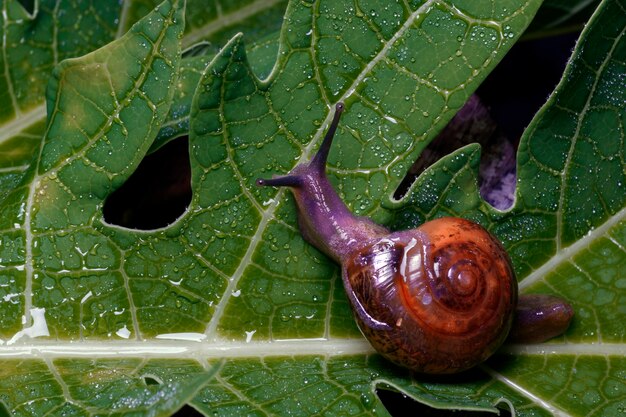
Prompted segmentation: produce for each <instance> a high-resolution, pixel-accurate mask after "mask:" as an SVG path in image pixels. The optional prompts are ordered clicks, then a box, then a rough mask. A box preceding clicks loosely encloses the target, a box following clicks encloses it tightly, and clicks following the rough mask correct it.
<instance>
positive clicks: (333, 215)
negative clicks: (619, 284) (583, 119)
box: [256, 102, 573, 374]
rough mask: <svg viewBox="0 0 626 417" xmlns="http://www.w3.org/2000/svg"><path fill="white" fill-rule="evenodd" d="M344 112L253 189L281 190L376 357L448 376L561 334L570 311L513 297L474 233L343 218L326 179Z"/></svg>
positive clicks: (550, 301) (509, 271)
mask: <svg viewBox="0 0 626 417" xmlns="http://www.w3.org/2000/svg"><path fill="white" fill-rule="evenodd" d="M343 110H344V104H343V103H341V102H340V103H338V104H337V105H336V107H335V114H334V117H333V120H332V122H331V124H330V126H329V128H328V131H327V133H326V136H325V138H324V140H323V142H322V144H321V146H320V148H319V150H318V152H317V154H315V156H314V157H313V158H312V159H311V161H310V162H306V163H301V164H299V165H297V166H296V167H295V168H294V169H293V170H292V171H291V172H290V173H289V174H287V175H284V176H278V177H274V178H272V179H257V181H256V183H257V185H259V186H273V187H282V186H286V187H290V189H291V191H292V193H293V195H294V198H295V201H296V204H297V208H298V221H299V227H300V231H301V233H302V235H303V237H304V239H305V240H307V241H308V242H309V243H311V244H313V245H314V246H315V247H317V248H318V249H319V250H321V251H322V252H324V253H325V254H326V255H328V256H329V257H331V258H332V259H334V260H335V261H336V262H338V263H339V264H340V265H341V273H342V280H343V284H344V287H345V291H346V294H347V296H348V298H349V301H350V304H351V306H352V310H353V313H354V317H355V319H356V322H357V325H358V327H359V328H360V330H361V332H362V333H363V335H364V336H365V337H366V339H367V340H368V341H369V342H370V344H371V345H372V346H373V347H374V349H375V350H376V351H377V352H378V353H380V354H381V355H382V356H383V357H385V358H386V359H388V360H390V361H391V362H393V363H395V364H397V365H400V366H402V367H405V368H408V369H410V370H413V371H417V372H420V373H427V374H449V373H456V372H461V371H464V370H467V369H469V368H472V367H474V366H475V365H477V364H479V363H481V362H483V361H484V360H486V359H487V358H488V357H489V356H491V355H492V354H493V353H494V352H495V351H496V350H497V349H498V348H499V347H500V346H501V345H502V343H503V342H504V341H505V339H507V337H508V338H509V340H510V341H513V342H516V343H537V342H542V341H545V340H547V339H550V338H552V337H554V336H557V335H559V334H561V333H563V332H564V331H565V330H566V329H567V327H568V325H569V322H570V320H571V318H572V315H573V312H572V308H571V307H570V306H569V305H568V304H567V303H566V302H564V301H563V300H561V299H559V298H557V297H553V296H548V295H541V294H540V295H521V296H519V299H518V294H517V292H518V290H517V280H516V278H515V274H514V271H513V267H512V264H511V260H510V258H509V256H508V254H507V252H506V251H505V250H504V248H503V246H502V244H501V243H500V242H499V241H498V240H497V238H495V237H494V236H493V235H492V234H491V233H489V232H488V231H487V230H486V229H484V228H483V227H482V226H480V225H478V224H476V223H473V222H471V221H469V220H464V219H461V218H456V217H444V218H439V219H436V220H431V221H428V222H426V223H424V224H422V225H421V226H419V227H417V228H416V229H412V230H405V231H397V232H390V231H389V230H387V228H385V227H383V226H381V225H378V224H376V223H374V222H373V221H372V220H370V219H369V218H366V217H359V216H355V215H353V214H352V213H351V212H350V210H349V209H348V208H347V206H346V205H345V204H344V203H343V201H342V200H341V199H340V197H339V196H338V194H337V193H336V192H335V190H334V189H333V187H332V185H331V184H330V182H329V181H328V178H327V176H326V160H327V157H328V153H329V150H330V146H331V143H332V140H333V137H334V135H335V132H336V130H337V127H338V125H339V119H340V116H341V113H342V112H343Z"/></svg>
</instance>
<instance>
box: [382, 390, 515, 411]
mask: <svg viewBox="0 0 626 417" xmlns="http://www.w3.org/2000/svg"><path fill="white" fill-rule="evenodd" d="M376 393H377V394H378V397H379V398H380V400H381V401H382V403H383V405H384V406H385V408H386V409H387V411H388V412H389V414H391V415H392V416H393V417H409V416H420V417H459V416H464V417H493V416H495V415H497V414H494V413H493V412H490V411H470V410H459V409H442V408H434V407H431V406H429V405H426V404H423V403H421V402H419V401H415V400H414V399H412V398H411V397H409V396H407V395H404V394H402V393H400V392H397V391H390V390H387V389H381V388H379V389H377V390H376ZM498 411H499V412H500V414H499V416H500V417H510V416H511V413H510V411H509V410H508V408H504V407H501V406H500V405H498Z"/></svg>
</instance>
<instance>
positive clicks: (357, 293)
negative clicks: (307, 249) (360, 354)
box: [343, 217, 517, 374]
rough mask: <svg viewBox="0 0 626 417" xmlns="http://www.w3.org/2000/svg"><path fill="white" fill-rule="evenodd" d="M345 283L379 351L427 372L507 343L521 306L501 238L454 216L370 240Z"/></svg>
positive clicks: (448, 368) (347, 265) (478, 357)
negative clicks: (516, 312)
mask: <svg viewBox="0 0 626 417" xmlns="http://www.w3.org/2000/svg"><path fill="white" fill-rule="evenodd" d="M343 279H344V284H345V285H346V289H347V291H348V295H349V297H350V298H351V301H352V305H353V310H354V313H355V317H356V319H357V323H358V325H359V328H360V329H361V331H362V332H363V334H364V335H365V337H366V338H367V339H368V340H369V341H370V343H371V344H372V345H373V346H374V348H375V349H376V350H377V351H378V352H379V353H381V354H382V355H383V356H385V357H386V358H387V359H389V360H391V361H392V362H395V363H397V364H399V365H401V366H404V367H407V368H409V369H412V370H415V371H418V372H423V373H432V374H441V373H454V372H460V371H462V370H465V369H469V368H471V367H473V366H474V365H476V364H478V363H480V362H483V361H484V360H485V359H487V358H488V357H489V356H491V354H492V353H493V352H494V351H495V350H496V349H497V348H498V347H499V346H500V345H501V344H502V342H503V341H504V339H505V338H506V336H507V334H508V332H509V329H510V327H511V322H512V319H513V312H514V309H515V305H516V303H517V281H516V279H515V275H514V273H513V269H512V266H511V262H510V260H509V258H508V255H507V254H506V251H504V250H503V249H502V247H501V245H500V243H499V241H498V240H497V239H496V238H494V237H493V236H492V235H491V234H490V233H489V232H488V231H487V230H485V229H484V228H482V227H481V226H479V225H477V224H475V223H472V222H470V221H467V220H464V219H459V218H452V217H449V218H442V219H438V220H434V221H430V222H427V223H425V224H424V225H422V226H421V227H419V228H417V229H414V230H409V231H403V232H396V233H392V234H390V235H388V236H387V237H385V238H381V239H378V240H375V241H373V242H369V243H368V244H367V245H366V246H364V247H362V248H361V249H360V250H358V251H356V252H355V253H353V254H352V255H351V256H349V257H348V259H347V260H346V262H344V265H343Z"/></svg>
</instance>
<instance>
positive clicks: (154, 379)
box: [143, 375, 163, 386]
mask: <svg viewBox="0 0 626 417" xmlns="http://www.w3.org/2000/svg"><path fill="white" fill-rule="evenodd" d="M143 382H144V383H145V384H146V385H148V386H150V385H161V384H163V380H161V378H159V377H158V376H156V375H144V376H143Z"/></svg>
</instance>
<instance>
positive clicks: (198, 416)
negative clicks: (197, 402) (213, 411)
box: [172, 404, 205, 417]
mask: <svg viewBox="0 0 626 417" xmlns="http://www.w3.org/2000/svg"><path fill="white" fill-rule="evenodd" d="M172 417H205V415H204V414H202V413H201V412H199V411H198V410H196V409H195V408H193V407H192V406H190V405H187V404H185V405H183V406H182V407H181V409H180V410H178V411H177V412H175V413H174V414H173V415H172Z"/></svg>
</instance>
